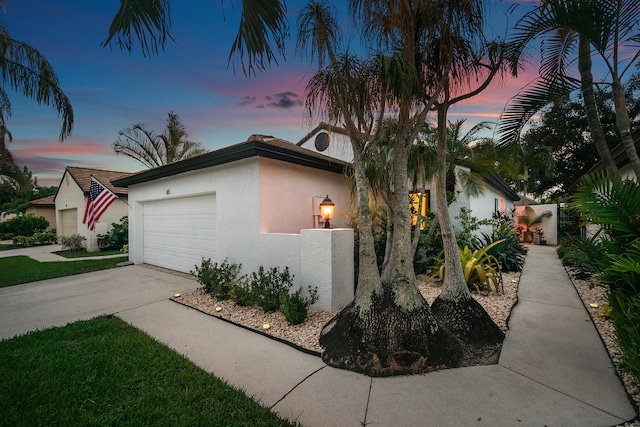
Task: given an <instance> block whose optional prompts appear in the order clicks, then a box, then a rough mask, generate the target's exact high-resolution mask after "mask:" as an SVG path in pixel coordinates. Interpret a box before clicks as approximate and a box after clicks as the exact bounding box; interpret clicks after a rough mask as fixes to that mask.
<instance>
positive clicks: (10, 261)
mask: <svg viewBox="0 0 640 427" xmlns="http://www.w3.org/2000/svg"><path fill="white" fill-rule="evenodd" d="M126 260H127V256H122V257H118V258H107V259H96V260H81V261H56V262H40V261H36V260H34V259H32V258H29V257H27V256H12V257H6V258H0V271H1V272H2V274H0V288H2V287H5V286H12V285H19V284H21V283H28V282H35V281H38V280H46V279H53V278H56V277H63V276H70V275H73V274H81V273H88V272H90V271H97V270H104V269H107V268H113V267H115V266H116V265H117V264H118V263H120V262H123V261H126Z"/></svg>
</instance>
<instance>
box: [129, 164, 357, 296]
mask: <svg viewBox="0 0 640 427" xmlns="http://www.w3.org/2000/svg"><path fill="white" fill-rule="evenodd" d="M341 179H342V177H341V175H340V174H336V173H330V172H325V171H321V170H317V169H312V168H307V167H303V166H298V165H291V164H288V163H285V162H281V161H277V160H271V159H265V158H256V157H254V158H251V159H244V160H240V161H236V162H233V163H229V164H226V165H221V166H216V167H211V168H206V169H200V170H197V171H193V172H188V173H182V174H179V175H176V176H171V177H166V178H161V179H158V180H154V181H151V182H146V183H141V184H135V185H132V186H130V187H129V201H130V202H129V204H130V208H129V259H130V260H131V261H133V262H134V263H137V264H140V263H143V262H144V254H143V245H144V242H143V229H144V223H143V222H144V212H143V208H144V203H145V202H148V201H155V200H163V199H167V198H185V199H184V200H185V203H188V197H189V196H193V195H198V194H212V193H215V195H216V205H217V215H216V221H217V224H216V228H217V235H218V241H217V246H218V247H217V250H216V253H212V254H211V258H212V260H213V261H214V262H222V261H224V260H225V259H227V260H228V262H230V263H237V264H242V272H241V273H242V274H250V273H251V272H254V271H257V270H258V268H259V267H260V266H264V267H265V268H271V267H280V268H284V267H288V268H289V271H290V272H291V274H293V275H294V276H295V277H294V285H295V286H296V287H299V286H300V284H301V273H302V270H301V251H302V249H301V237H300V232H301V230H302V229H305V228H310V225H311V224H312V223H313V215H312V214H313V213H312V210H311V205H312V198H313V196H314V195H319V194H323V195H326V194H325V193H327V192H329V193H331V195H330V197H331V198H332V200H334V201H335V202H336V207H337V208H338V209H344V210H347V209H348V199H347V197H348V195H347V193H346V192H347V187H345V186H344V185H341ZM339 189H340V190H341V192H342V194H340V191H338V190H339ZM316 193H318V194H316ZM338 223H340V219H338ZM175 226H176V227H180V224H175ZM340 256H341V257H344V256H345V255H344V254H342V253H340ZM346 256H347V257H351V259H352V258H353V249H351V251H350V252H349V253H348V254H347V255H346ZM342 282H344V280H342ZM347 286H349V284H348V285H347ZM350 287H351V288H353V274H351V282H350Z"/></svg>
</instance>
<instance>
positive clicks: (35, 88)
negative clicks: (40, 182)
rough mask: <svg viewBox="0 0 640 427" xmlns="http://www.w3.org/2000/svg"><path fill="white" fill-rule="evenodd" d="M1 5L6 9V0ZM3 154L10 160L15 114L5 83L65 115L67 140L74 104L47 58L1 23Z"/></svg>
mask: <svg viewBox="0 0 640 427" xmlns="http://www.w3.org/2000/svg"><path fill="white" fill-rule="evenodd" d="M0 8H1V9H2V10H4V9H5V2H4V0H0ZM0 83H2V85H0V156H1V159H2V163H3V164H4V163H6V161H7V147H6V142H7V139H8V140H9V141H11V134H10V133H9V131H8V130H7V127H6V119H7V118H8V117H11V101H10V100H9V95H8V94H7V92H6V90H5V87H9V88H11V89H12V90H14V91H15V92H17V93H20V94H22V95H24V96H26V97H27V98H30V99H32V100H33V101H35V102H36V103H38V104H40V105H42V104H44V105H49V106H51V107H53V108H54V109H55V110H56V112H57V113H58V115H60V116H61V117H62V129H61V130H60V135H59V139H60V141H64V139H65V138H66V137H68V136H69V135H71V131H72V130H73V108H72V107H71V102H69V99H68V98H67V96H66V95H65V94H64V92H63V91H62V89H61V88H60V82H59V81H58V77H57V76H56V74H55V72H54V70H53V67H52V66H51V64H50V63H49V62H48V61H47V59H46V58H45V57H44V56H42V55H41V54H40V52H38V50H36V49H35V48H34V47H33V46H30V45H28V44H26V43H25V42H22V41H19V40H15V39H14V38H12V37H11V34H9V31H8V30H7V29H6V27H5V26H4V25H2V24H1V23H0Z"/></svg>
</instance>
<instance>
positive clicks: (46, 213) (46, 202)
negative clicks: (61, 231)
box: [18, 195, 56, 231]
mask: <svg viewBox="0 0 640 427" xmlns="http://www.w3.org/2000/svg"><path fill="white" fill-rule="evenodd" d="M54 197H55V196H53V195H52V196H47V197H42V198H40V199H35V200H31V201H29V202H27V203H23V204H21V205H20V206H18V207H19V208H20V209H25V213H24V214H25V216H41V217H44V218H45V219H46V220H47V221H49V227H48V228H47V230H48V231H51V230H55V229H56V204H55V202H54V200H53V199H54Z"/></svg>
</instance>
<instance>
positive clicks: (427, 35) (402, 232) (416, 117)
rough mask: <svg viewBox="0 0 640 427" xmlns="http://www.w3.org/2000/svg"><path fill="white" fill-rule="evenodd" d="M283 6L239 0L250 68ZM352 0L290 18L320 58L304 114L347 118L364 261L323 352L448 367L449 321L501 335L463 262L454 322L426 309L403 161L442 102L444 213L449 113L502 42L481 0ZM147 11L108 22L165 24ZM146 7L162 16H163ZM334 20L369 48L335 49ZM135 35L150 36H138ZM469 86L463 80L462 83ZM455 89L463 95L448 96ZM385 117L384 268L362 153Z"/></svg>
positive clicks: (486, 70)
mask: <svg viewBox="0 0 640 427" xmlns="http://www.w3.org/2000/svg"><path fill="white" fill-rule="evenodd" d="M135 3H137V2H133V4H132V5H133V6H135ZM283 4H284V2H283V1H280V0H270V1H265V2H261V5H260V6H259V7H258V6H257V5H256V7H255V8H254V7H253V5H254V2H252V3H251V5H252V7H245V8H243V10H242V14H243V15H242V16H243V23H242V24H241V26H242V27H243V28H244V29H250V34H252V35H255V37H252V38H251V39H247V38H244V37H240V39H239V40H240V42H239V43H237V44H234V46H233V49H234V50H233V51H232V52H235V53H239V54H240V56H241V58H242V57H243V55H244V54H245V53H246V54H247V56H248V58H249V59H248V61H249V64H250V65H249V66H251V64H252V62H251V61H252V58H253V59H255V58H258V59H263V60H264V62H263V63H266V64H268V63H269V61H270V59H272V58H273V57H272V56H270V52H271V51H270V50H269V49H267V48H269V44H270V42H271V40H269V37H271V36H273V37H274V39H275V42H276V45H278V40H281V39H280V38H278V35H279V34H282V33H276V35H275V36H274V35H273V31H272V30H273V29H274V28H275V29H276V31H284V30H283V20H284V13H280V12H283V10H284V9H283V7H282V6H283ZM349 4H350V6H351V7H350V12H351V15H352V18H353V25H349V26H344V25H343V26H340V24H339V22H338V21H337V19H336V18H335V14H334V13H333V12H334V11H335V9H334V8H332V7H331V5H330V4H329V3H328V2H326V1H322V2H318V1H312V2H310V3H309V4H308V5H307V6H305V7H303V8H302V9H301V12H300V15H299V19H298V25H297V27H298V28H299V29H300V30H299V38H298V47H299V49H300V51H301V52H309V53H311V55H312V56H313V58H314V59H315V60H317V64H318V67H319V71H318V72H317V73H316V74H314V76H313V77H312V78H311V79H310V81H309V83H308V85H307V108H308V110H309V112H310V113H314V112H318V111H319V112H323V113H325V114H326V116H327V117H328V119H329V120H328V121H329V122H332V123H343V124H344V127H345V128H346V130H347V134H348V136H349V139H350V141H351V144H352V149H353V155H354V160H353V167H354V174H355V179H356V190H357V198H356V200H357V213H358V224H359V228H358V232H359V236H358V250H359V253H358V256H359V260H358V284H357V287H356V295H355V298H354V302H353V303H352V304H351V305H349V306H347V307H345V309H343V310H342V311H341V312H340V313H339V314H338V315H337V316H335V317H334V318H333V319H332V320H331V322H330V324H329V325H328V326H327V327H325V328H324V330H323V333H322V334H321V337H320V344H321V345H322V346H323V347H324V351H323V353H322V356H323V360H325V362H327V363H329V364H331V365H333V366H338V367H343V368H347V369H352V370H358V371H361V372H366V373H368V374H370V375H391V374H404V373H414V372H422V371H425V370H427V369H432V368H433V367H434V366H442V365H445V366H455V365H457V364H458V363H459V361H460V359H461V358H462V355H463V352H462V347H461V345H460V342H459V341H458V340H456V339H455V338H454V337H452V336H451V335H450V334H449V332H448V331H447V330H449V331H452V332H453V333H454V334H456V336H457V337H458V338H459V339H462V340H463V341H464V342H465V343H468V344H469V345H474V344H477V345H481V346H482V345H486V344H487V343H488V342H489V341H491V344H492V345H493V344H495V343H496V342H499V341H501V340H502V339H503V337H504V335H503V334H502V332H501V331H500V329H499V328H498V327H497V326H496V325H495V323H493V321H492V320H491V318H490V317H489V316H488V314H487V313H486V312H485V311H484V310H483V309H482V307H481V306H480V305H479V304H477V302H475V301H473V299H472V297H471V294H470V293H469V290H468V287H467V286H466V284H465V283H464V277H463V273H462V270H461V268H460V267H459V266H458V267H454V268H453V269H452V270H455V271H453V272H450V274H447V277H446V278H445V281H444V285H443V293H442V295H441V296H442V299H443V300H449V301H452V302H454V305H455V306H456V308H454V309H453V310H448V312H449V313H450V314H451V315H453V316H454V317H455V319H457V320H455V321H453V322H450V323H449V324H448V325H446V326H447V327H448V328H447V329H445V328H441V327H440V326H439V324H438V322H437V321H436V319H435V318H434V316H432V314H431V310H430V309H429V306H428V304H427V302H426V301H425V300H424V298H423V297H422V296H421V294H420V292H419V289H418V285H417V281H416V278H415V272H414V270H413V263H412V262H411V261H412V260H413V255H414V253H413V247H412V245H411V237H412V229H411V221H410V218H411V216H410V212H409V204H408V203H407V200H409V189H408V181H409V180H408V173H407V164H408V158H409V153H410V151H411V148H412V146H413V145H414V141H415V140H416V138H417V136H418V132H419V131H420V129H422V127H423V124H424V123H425V121H426V118H427V115H428V114H429V113H430V112H431V111H435V110H437V111H438V144H437V151H438V165H439V167H440V165H441V166H442V168H443V169H442V170H441V171H439V173H438V176H439V177H440V178H439V179H438V180H437V182H438V184H437V185H438V188H439V189H442V191H440V190H438V192H437V193H438V194H440V193H442V195H443V197H444V198H443V199H442V204H440V202H439V204H438V207H437V209H438V213H439V215H441V214H442V212H445V215H448V210H447V205H446V196H445V195H444V188H445V181H444V168H445V167H446V138H445V129H446V124H447V117H446V112H447V111H448V108H449V106H451V105H453V104H455V103H457V102H459V101H462V100H465V99H468V98H470V97H471V96H474V95H476V94H478V93H480V92H481V91H483V90H484V89H486V88H487V86H488V85H489V83H490V81H491V80H492V79H493V77H494V76H496V75H497V74H498V73H499V72H500V71H501V70H502V64H503V61H504V55H505V47H506V46H505V45H504V44H502V43H500V42H492V41H488V40H486V39H485V38H484V29H485V28H484V24H485V20H484V18H485V16H484V13H483V12H484V8H483V5H484V4H483V1H482V0H470V1H465V2H458V1H438V2H422V1H408V2H396V1H392V0H380V1H370V2H364V1H360V0H353V1H351V2H350V3H349ZM128 13H129V12H128ZM133 14H134V15H135V10H134V11H133ZM144 16H145V15H144V14H138V15H137V18H136V19H137V20H130V22H129V23H128V24H127V25H125V26H122V25H120V26H118V25H115V26H114V27H112V32H111V34H125V35H126V34H127V33H126V31H127V30H128V29H130V28H131V26H132V25H133V24H132V23H137V24H140V23H141V22H144V23H145V25H148V26H149V27H150V28H149V29H148V32H151V31H153V30H158V29H159V30H162V29H163V27H162V26H158V25H157V22H156V20H153V19H150V20H145V18H144ZM153 16H154V17H158V14H154V15H153ZM160 18H162V16H160ZM245 18H246V19H247V20H246V21H244V19H245ZM160 20H161V21H162V19H160ZM272 24H273V25H272ZM143 27H144V26H141V27H140V28H143ZM341 28H349V29H352V30H353V31H354V32H355V31H356V30H358V31H359V34H358V35H359V36H360V39H361V40H363V41H365V42H366V43H367V44H368V46H367V49H364V50H363V52H366V54H367V55H368V56H366V57H365V58H361V57H358V56H356V55H354V54H352V53H349V52H348V51H341V50H340V45H341V42H342V41H343V40H344V39H343V38H342V35H341V33H340V29H341ZM129 34H131V32H130V31H129ZM244 34H246V33H244ZM139 40H141V42H142V43H143V44H144V43H145V40H143V39H140V38H139ZM248 40H250V42H248ZM244 41H247V42H246V43H245V42H244ZM476 84H477V86H475V87H474V88H472V86H474V85H476ZM470 88H471V89H470ZM465 89H470V90H469V91H468V92H467V93H463V92H464V90H465ZM452 93H456V94H460V95H459V96H458V95H456V96H452ZM392 117H393V118H395V119H397V123H398V126H397V128H396V131H395V137H394V141H395V143H394V144H395V149H394V159H393V166H392V168H391V170H392V171H393V174H392V178H393V181H392V184H393V186H394V187H393V188H394V194H395V197H394V198H393V201H392V203H391V209H390V211H389V212H390V215H389V218H388V221H389V222H388V227H389V228H388V229H390V230H392V232H393V234H392V235H390V236H389V237H388V238H387V248H386V251H385V253H386V257H385V262H383V266H382V271H381V272H380V271H379V270H378V265H377V260H376V255H375V250H374V238H373V235H372V231H371V216H370V207H369V206H370V205H369V182H368V178H367V176H366V173H365V164H366V162H365V160H364V157H365V154H366V152H367V150H369V149H370V148H371V147H373V146H375V144H376V141H377V139H378V138H377V134H378V132H379V131H380V130H381V129H383V126H382V124H383V123H384V121H385V120H386V119H389V118H392ZM436 198H437V199H438V200H439V197H436ZM439 221H440V225H441V230H442V237H443V240H444V242H445V244H444V246H445V257H446V259H447V260H448V262H450V263H451V264H453V265H455V264H456V263H458V262H459V254H458V251H457V244H456V242H455V238H454V237H453V227H452V225H451V221H450V218H448V217H440V218H439ZM452 260H455V261H452ZM474 302H475V304H474ZM471 305H473V308H472V309H469V310H466V311H465V313H467V315H466V316H456V314H458V313H459V312H460V310H464V309H466V308H470V306H471ZM446 311H447V310H445V311H444V312H446ZM444 312H443V313H444ZM471 313H473V316H471V315H470V314H471ZM460 319H462V320H460ZM480 319H482V321H479V320H480ZM443 324H444V323H443ZM371 325H378V327H375V328H372V327H371ZM398 325H401V326H400V327H398ZM491 325H493V326H491ZM488 330H490V332H489V333H487V331H488Z"/></svg>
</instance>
